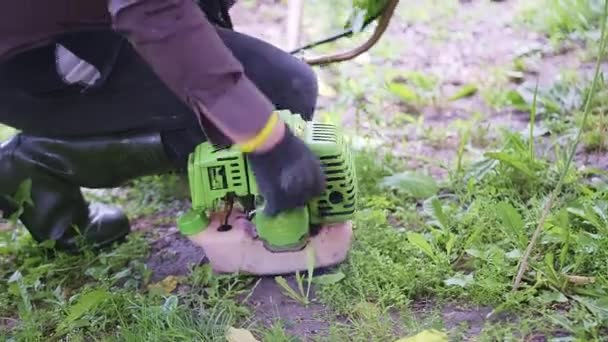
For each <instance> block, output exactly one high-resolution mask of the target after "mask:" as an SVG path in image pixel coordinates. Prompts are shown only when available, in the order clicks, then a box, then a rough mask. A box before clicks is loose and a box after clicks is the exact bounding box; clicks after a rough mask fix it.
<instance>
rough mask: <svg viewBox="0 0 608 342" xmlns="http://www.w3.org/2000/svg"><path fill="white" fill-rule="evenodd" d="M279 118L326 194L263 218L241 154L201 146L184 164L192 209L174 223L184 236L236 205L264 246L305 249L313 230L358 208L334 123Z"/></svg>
mask: <svg viewBox="0 0 608 342" xmlns="http://www.w3.org/2000/svg"><path fill="white" fill-rule="evenodd" d="M279 115H280V117H281V118H282V119H283V120H284V122H285V123H286V124H287V125H288V126H289V127H290V128H291V130H292V131H293V132H294V134H296V135H297V136H298V137H300V138H301V139H302V140H303V141H304V142H305V143H306V144H307V146H309V148H310V149H311V150H312V151H313V153H314V154H315V155H316V156H317V157H318V158H319V160H320V161H321V164H322V167H323V171H324V174H325V178H326V188H325V191H324V192H323V193H322V194H321V195H320V196H318V197H316V198H313V199H312V200H311V201H309V202H308V204H307V205H306V206H305V207H302V208H296V209H293V210H289V211H285V212H282V213H280V214H279V215H277V216H275V217H267V216H266V215H264V213H263V210H262V208H263V203H264V200H263V198H262V196H261V194H260V193H259V191H258V188H257V184H256V180H255V175H254V174H253V172H252V171H251V168H250V167H249V166H248V163H247V158H246V157H245V155H244V154H243V153H242V152H241V151H239V150H238V149H237V148H235V147H228V148H221V149H218V148H215V147H214V146H213V145H212V144H210V143H207V142H206V143H202V144H200V145H198V146H197V147H196V149H195V150H194V151H193V152H192V153H191V154H190V156H189V160H188V181H189V187H190V196H191V202H192V204H191V205H192V208H191V209H190V211H189V212H187V213H186V214H185V215H183V216H182V217H180V218H179V220H178V228H179V229H180V230H181V232H182V233H183V234H186V235H191V234H196V233H198V232H201V231H202V230H204V229H205V227H206V226H207V224H208V223H209V219H208V215H209V214H210V213H211V212H214V211H217V210H218V209H219V208H221V207H222V206H223V207H226V205H227V204H229V205H231V206H232V205H235V204H238V205H240V206H241V208H242V209H243V210H244V211H245V212H246V213H247V214H248V217H250V219H251V220H252V221H253V223H254V225H255V227H256V231H257V235H258V237H259V238H260V239H261V240H262V241H263V242H264V245H265V246H266V248H268V249H270V250H272V251H277V252H279V251H284V250H294V249H299V248H302V247H304V246H305V245H306V242H307V239H308V237H309V236H310V234H311V232H312V231H313V230H314V228H315V227H320V226H323V225H327V224H332V223H340V222H346V221H349V220H352V218H353V216H354V214H355V210H356V206H357V181H356V171H355V167H354V161H353V157H352V153H351V150H350V148H349V145H348V143H347V142H346V141H345V138H344V136H343V134H342V131H341V130H340V129H339V128H338V127H337V126H336V125H333V124H329V123H320V122H314V121H304V120H303V119H302V118H301V117H300V116H299V115H297V114H292V113H291V112H289V111H280V112H279Z"/></svg>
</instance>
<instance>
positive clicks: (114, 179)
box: [0, 134, 172, 252]
mask: <svg viewBox="0 0 608 342" xmlns="http://www.w3.org/2000/svg"><path fill="white" fill-rule="evenodd" d="M171 169H172V165H171V163H170V162H169V160H168V158H167V157H166V154H165V150H164V148H163V144H162V141H161V137H160V135H159V134H140V135H123V136H116V135H115V136H110V137H93V138H82V139H81V138H70V139H54V138H45V137H37V136H29V135H25V134H18V135H16V136H14V137H13V138H11V139H10V140H8V141H6V142H5V143H4V144H3V145H1V146H0V209H2V212H3V213H4V216H5V218H7V217H9V216H10V215H12V214H14V213H18V212H16V210H18V209H19V208H18V207H17V205H16V202H15V201H14V198H15V197H14V195H15V192H16V191H17V189H18V187H19V185H20V184H22V182H23V181H25V180H28V179H29V180H30V181H31V192H30V196H31V199H32V202H33V206H31V205H25V206H24V207H23V213H22V214H21V215H20V217H19V220H20V221H21V223H23V225H24V226H25V227H26V228H27V229H28V231H29V232H30V233H31V234H32V236H33V238H34V239H35V240H36V241H38V242H45V241H47V240H52V241H54V242H55V245H54V246H55V248H56V249H58V250H64V251H68V252H78V251H80V247H82V246H89V247H93V248H101V247H104V246H107V245H109V244H112V243H114V242H116V241H119V240H122V239H123V238H124V237H125V236H126V235H127V234H128V233H129V232H130V224H129V220H128V218H127V217H126V215H125V214H124V213H123V212H122V211H121V210H120V209H119V208H115V207H111V206H106V205H102V204H96V203H94V204H89V203H87V202H86V201H85V199H84V197H83V194H82V192H81V189H80V188H81V187H86V188H110V187H116V186H120V185H121V184H124V182H126V181H129V180H131V179H134V178H136V177H141V176H145V175H151V174H159V173H164V172H167V171H170V170H171Z"/></svg>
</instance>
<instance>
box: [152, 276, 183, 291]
mask: <svg viewBox="0 0 608 342" xmlns="http://www.w3.org/2000/svg"><path fill="white" fill-rule="evenodd" d="M177 283H178V281H177V278H176V277H175V276H168V277H166V278H165V279H163V280H161V281H160V282H158V283H156V284H150V285H148V289H149V290H157V291H159V290H162V292H163V293H164V294H169V293H171V292H173V291H174V290H175V289H176V288H177Z"/></svg>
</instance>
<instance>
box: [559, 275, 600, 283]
mask: <svg viewBox="0 0 608 342" xmlns="http://www.w3.org/2000/svg"><path fill="white" fill-rule="evenodd" d="M566 279H568V281H569V282H571V283H572V284H574V285H588V284H593V283H595V278H594V277H583V276H577V275H566Z"/></svg>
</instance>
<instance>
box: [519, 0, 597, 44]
mask: <svg viewBox="0 0 608 342" xmlns="http://www.w3.org/2000/svg"><path fill="white" fill-rule="evenodd" d="M520 14H521V16H520V17H519V19H520V20H521V21H522V22H523V23H525V24H527V25H529V26H530V27H532V28H535V29H538V30H540V31H541V32H544V33H546V34H547V35H548V36H549V37H550V38H551V40H552V42H554V43H561V42H564V41H565V40H578V41H582V42H585V41H588V40H597V37H598V36H599V26H600V22H601V20H602V17H603V2H602V1H600V0H537V1H525V2H522V8H521V13H520Z"/></svg>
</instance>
